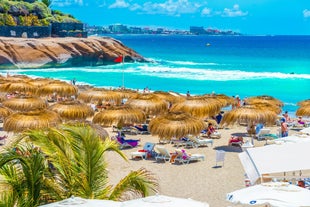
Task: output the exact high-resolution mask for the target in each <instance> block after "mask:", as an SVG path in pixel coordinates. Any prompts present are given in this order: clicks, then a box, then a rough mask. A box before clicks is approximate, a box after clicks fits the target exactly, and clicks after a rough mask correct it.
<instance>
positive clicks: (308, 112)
mask: <svg viewBox="0 0 310 207" xmlns="http://www.w3.org/2000/svg"><path fill="white" fill-rule="evenodd" d="M296 115H297V116H310V104H309V105H305V106H302V107H300V108H299V109H297V111H296Z"/></svg>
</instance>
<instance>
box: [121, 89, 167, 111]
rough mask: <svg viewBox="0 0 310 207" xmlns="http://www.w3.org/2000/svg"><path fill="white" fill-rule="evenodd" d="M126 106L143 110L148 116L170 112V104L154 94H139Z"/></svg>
mask: <svg viewBox="0 0 310 207" xmlns="http://www.w3.org/2000/svg"><path fill="white" fill-rule="evenodd" d="M126 105H129V106H131V107H133V108H138V109H142V110H143V111H144V112H145V113H146V114H159V113H163V112H166V111H167V110H168V102H167V101H165V100H163V99H161V98H159V97H158V96H156V95H154V94H139V95H137V96H136V97H135V98H134V99H133V98H132V99H129V100H128V101H127V103H126Z"/></svg>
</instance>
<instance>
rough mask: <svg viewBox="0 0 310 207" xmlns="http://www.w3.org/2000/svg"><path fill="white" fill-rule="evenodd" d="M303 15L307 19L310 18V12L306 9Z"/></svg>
mask: <svg viewBox="0 0 310 207" xmlns="http://www.w3.org/2000/svg"><path fill="white" fill-rule="evenodd" d="M302 13H303V14H304V17H305V18H308V17H310V10H308V9H305V10H303V11H302Z"/></svg>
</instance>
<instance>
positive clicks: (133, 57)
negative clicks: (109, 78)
mask: <svg viewBox="0 0 310 207" xmlns="http://www.w3.org/2000/svg"><path fill="white" fill-rule="evenodd" d="M120 55H123V56H124V57H125V58H124V61H125V62H131V61H137V62H145V61H146V59H145V58H143V57H142V56H141V55H139V54H138V53H136V52H135V51H134V50H132V49H130V48H128V47H126V46H125V45H124V44H122V43H121V42H120V41H118V40H115V39H113V38H109V37H89V38H45V39H24V38H2V37H1V38H0V69H13V68H14V69H16V68H48V67H77V66H87V65H89V66H98V65H109V64H116V63H115V62H114V60H115V58H117V57H119V56H120Z"/></svg>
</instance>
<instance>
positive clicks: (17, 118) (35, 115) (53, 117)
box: [3, 110, 61, 132]
mask: <svg viewBox="0 0 310 207" xmlns="http://www.w3.org/2000/svg"><path fill="white" fill-rule="evenodd" d="M60 122H61V119H60V117H59V115H58V114H57V113H55V112H53V111H48V110H37V111H28V112H18V113H14V114H11V115H10V116H8V117H7V118H6V119H5V120H4V123H3V130H4V131H8V132H22V131H24V130H28V129H43V128H47V127H54V126H56V125H57V124H59V123H60Z"/></svg>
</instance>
